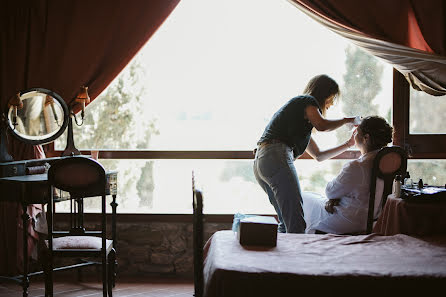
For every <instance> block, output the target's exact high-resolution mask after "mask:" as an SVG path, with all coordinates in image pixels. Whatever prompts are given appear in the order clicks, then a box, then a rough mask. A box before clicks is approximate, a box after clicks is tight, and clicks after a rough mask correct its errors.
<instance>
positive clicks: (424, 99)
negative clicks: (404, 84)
mask: <svg viewBox="0 0 446 297" xmlns="http://www.w3.org/2000/svg"><path fill="white" fill-rule="evenodd" d="M409 106H410V110H409V132H410V133H411V134H443V133H446V126H445V125H444V114H445V113H446V96H441V97H438V96H432V95H429V94H427V93H425V92H419V91H416V90H414V89H413V88H410V105H409Z"/></svg>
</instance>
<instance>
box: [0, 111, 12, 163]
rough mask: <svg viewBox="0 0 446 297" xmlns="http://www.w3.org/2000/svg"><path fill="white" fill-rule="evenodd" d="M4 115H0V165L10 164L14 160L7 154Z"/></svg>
mask: <svg viewBox="0 0 446 297" xmlns="http://www.w3.org/2000/svg"><path fill="white" fill-rule="evenodd" d="M5 117H6V116H5V114H4V113H2V114H1V115H0V163H1V162H11V161H14V159H13V158H12V157H11V155H10V154H9V153H8V142H7V136H6V127H7V126H6V119H5Z"/></svg>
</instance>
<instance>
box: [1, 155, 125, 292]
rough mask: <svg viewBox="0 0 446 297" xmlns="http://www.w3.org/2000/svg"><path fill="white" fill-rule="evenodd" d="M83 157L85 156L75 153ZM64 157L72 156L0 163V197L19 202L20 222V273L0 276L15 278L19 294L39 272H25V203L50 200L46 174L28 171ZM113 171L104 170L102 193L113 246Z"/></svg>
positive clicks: (26, 263)
mask: <svg viewBox="0 0 446 297" xmlns="http://www.w3.org/2000/svg"><path fill="white" fill-rule="evenodd" d="M78 157H83V158H87V156H78ZM64 158H72V157H62V158H59V157H56V158H46V159H38V160H23V161H12V162H5V163H0V169H1V170H0V172H1V173H2V174H1V176H2V177H0V193H1V195H0V201H14V202H18V203H20V205H21V206H22V209H23V215H22V223H23V226H24V227H23V245H24V246H23V259H24V261H23V274H22V275H16V276H12V277H3V276H0V279H2V280H8V281H14V282H18V283H20V284H21V285H22V289H23V296H24V297H26V296H28V287H29V282H30V280H29V278H30V277H33V276H37V275H41V274H42V273H43V271H37V272H32V273H29V271H28V247H27V245H28V240H26V238H27V232H26V230H27V228H28V224H29V222H30V216H29V214H28V213H27V206H28V205H31V204H47V203H48V201H50V197H49V191H48V175H47V174H46V173H42V174H29V173H31V172H32V170H33V169H34V168H37V167H40V166H44V164H49V165H52V164H54V163H55V162H56V161H58V160H60V159H64ZM117 174H118V173H117V172H116V171H107V172H106V195H111V196H112V202H111V203H110V205H111V207H112V238H113V242H114V246H116V244H117V239H116V208H117V206H118V204H117V203H116V196H117ZM67 199H68V198H67V197H54V201H55V202H58V201H64V200H67Z"/></svg>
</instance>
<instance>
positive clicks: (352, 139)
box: [346, 129, 358, 147]
mask: <svg viewBox="0 0 446 297" xmlns="http://www.w3.org/2000/svg"><path fill="white" fill-rule="evenodd" d="M357 133H358V131H357V129H355V130H353V133H352V136H351V137H350V139H349V140H348V141H347V142H346V144H347V146H348V147H352V146H355V145H356V141H355V135H356V134H357Z"/></svg>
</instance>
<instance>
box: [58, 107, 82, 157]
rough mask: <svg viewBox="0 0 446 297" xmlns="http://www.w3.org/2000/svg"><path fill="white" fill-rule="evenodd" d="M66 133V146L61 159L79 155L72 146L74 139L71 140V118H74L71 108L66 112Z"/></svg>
mask: <svg viewBox="0 0 446 297" xmlns="http://www.w3.org/2000/svg"><path fill="white" fill-rule="evenodd" d="M68 115H69V116H68V133H67V146H66V147H65V150H64V151H63V152H62V155H61V157H65V156H76V155H80V154H81V152H80V151H79V150H78V149H77V148H76V147H75V146H74V138H73V116H76V115H75V114H74V113H73V112H72V110H71V106H70V108H69V111H68Z"/></svg>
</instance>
